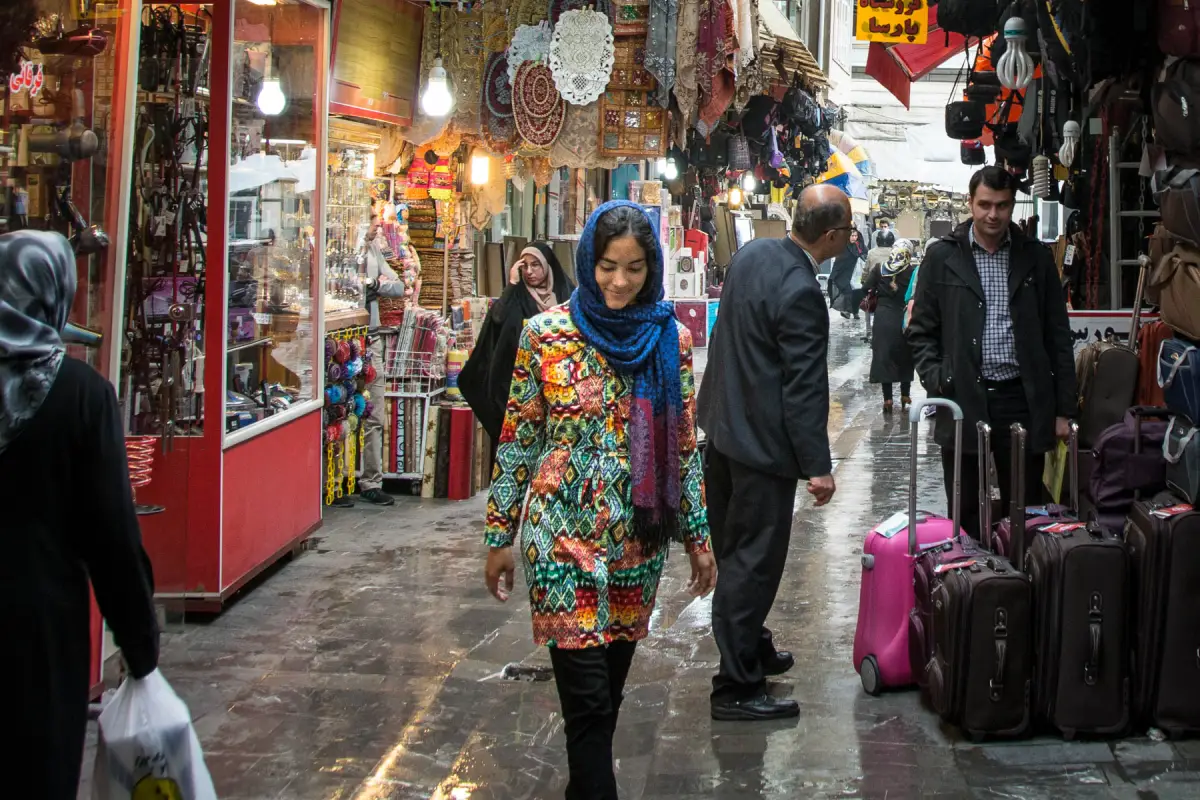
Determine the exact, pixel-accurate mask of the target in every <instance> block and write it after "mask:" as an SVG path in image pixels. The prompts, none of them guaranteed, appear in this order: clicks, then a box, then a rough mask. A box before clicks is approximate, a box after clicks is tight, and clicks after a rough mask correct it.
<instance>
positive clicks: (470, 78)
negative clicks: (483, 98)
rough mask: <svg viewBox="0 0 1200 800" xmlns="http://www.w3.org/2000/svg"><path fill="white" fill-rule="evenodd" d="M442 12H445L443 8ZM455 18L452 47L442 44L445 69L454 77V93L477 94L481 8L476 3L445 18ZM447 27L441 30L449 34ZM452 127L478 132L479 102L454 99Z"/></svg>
mask: <svg viewBox="0 0 1200 800" xmlns="http://www.w3.org/2000/svg"><path fill="white" fill-rule="evenodd" d="M442 13H445V10H443V12H442ZM450 20H453V21H454V47H453V48H447V47H445V46H444V45H443V47H442V52H443V53H446V54H447V55H448V56H449V63H447V64H446V65H445V66H446V69H447V71H448V72H449V73H450V75H451V78H452V80H453V81H454V89H455V93H456V94H457V95H458V96H459V97H478V96H479V92H480V91H481V89H482V85H483V67H484V64H485V60H484V49H483V12H482V11H480V10H479V8H478V6H476V7H475V9H474V10H472V11H459V12H458V13H456V14H454V15H453V16H451V17H450V18H448V19H447V20H446V22H447V23H449V22H450ZM449 32H450V29H449V26H448V25H447V29H446V30H445V31H444V32H443V35H445V34H449ZM454 127H455V128H457V129H458V130H459V131H460V132H462V133H479V131H480V119H479V106H478V105H476V104H475V103H456V104H455V107H454Z"/></svg>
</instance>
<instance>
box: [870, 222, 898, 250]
mask: <svg viewBox="0 0 1200 800" xmlns="http://www.w3.org/2000/svg"><path fill="white" fill-rule="evenodd" d="M875 246H876V247H895V246H896V234H894V233H892V223H890V222H888V221H887V220H886V219H885V220H884V221H883V222H881V223H879V230H877V231H875Z"/></svg>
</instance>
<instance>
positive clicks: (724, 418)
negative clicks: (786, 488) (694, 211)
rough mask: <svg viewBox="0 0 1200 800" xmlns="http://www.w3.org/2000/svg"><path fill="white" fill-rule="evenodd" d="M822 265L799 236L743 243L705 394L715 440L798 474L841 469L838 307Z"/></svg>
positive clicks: (730, 453) (708, 427)
mask: <svg viewBox="0 0 1200 800" xmlns="http://www.w3.org/2000/svg"><path fill="white" fill-rule="evenodd" d="M813 264H814V262H813V260H812V259H811V258H810V257H809V256H808V254H807V253H805V252H804V250H803V249H802V248H801V247H800V246H799V245H798V244H796V243H795V242H794V241H793V240H792V239H791V238H790V237H787V238H784V239H755V240H753V241H751V242H749V243H748V244H747V245H746V246H745V247H743V248H742V249H740V250H738V252H737V255H735V256H734V258H733V262H732V263H731V264H730V265H729V270H728V272H727V274H726V279H725V284H724V286H723V288H722V290H721V308H720V312H719V313H718V315H717V322H716V327H715V328H714V329H713V335H712V339H711V341H710V342H709V348H708V366H707V368H706V369H705V372H704V378H703V381H702V383H701V386H700V397H699V400H698V407H699V417H700V419H699V421H700V427H701V428H703V429H704V432H705V434H706V435H707V436H708V444H709V446H711V447H714V448H716V449H717V450H718V451H720V452H721V453H722V454H723V455H725V456H727V457H728V458H731V459H733V460H734V461H737V462H739V463H741V464H745V465H746V466H748V467H751V468H753V469H756V470H759V471H761V472H766V473H770V474H772V475H780V476H786V477H789V478H797V479H804V478H815V477H820V476H823V475H828V474H830V472H831V471H832V466H831V462H830V456H829V433H828V430H827V426H828V422H829V374H828V363H827V355H828V350H829V311H828V308H827V307H826V305H825V297H824V295H823V294H822V293H821V285H820V284H819V283H818V282H817V277H816V269H815V267H814V266H813Z"/></svg>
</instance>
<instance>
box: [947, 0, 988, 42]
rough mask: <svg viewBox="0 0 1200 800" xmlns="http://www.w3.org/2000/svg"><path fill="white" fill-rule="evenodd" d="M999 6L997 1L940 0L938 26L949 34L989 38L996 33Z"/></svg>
mask: <svg viewBox="0 0 1200 800" xmlns="http://www.w3.org/2000/svg"><path fill="white" fill-rule="evenodd" d="M999 5H1000V4H999V3H997V2H996V0H940V2H939V3H938V4H937V12H938V15H937V25H938V27H939V28H941V29H942V30H944V31H946V32H947V33H961V34H962V35H963V36H980V37H983V36H989V35H991V34H993V33H995V32H996V28H997V24H998V17H999V14H1000V8H999Z"/></svg>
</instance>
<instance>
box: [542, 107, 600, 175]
mask: <svg viewBox="0 0 1200 800" xmlns="http://www.w3.org/2000/svg"><path fill="white" fill-rule="evenodd" d="M599 131H600V102H599V101H596V102H595V103H588V104H587V105H586V106H573V105H570V104H569V103H568V104H567V118H566V121H565V122H564V123H563V129H562V133H560V134H559V135H558V139H557V140H556V141H555V142H554V146H553V147H551V148H550V165H551V166H553V167H573V168H578V169H616V168H617V159H615V158H613V157H611V156H602V155H600V141H599Z"/></svg>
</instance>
